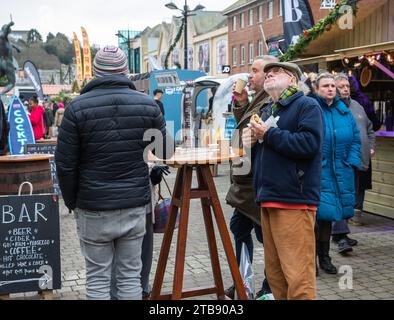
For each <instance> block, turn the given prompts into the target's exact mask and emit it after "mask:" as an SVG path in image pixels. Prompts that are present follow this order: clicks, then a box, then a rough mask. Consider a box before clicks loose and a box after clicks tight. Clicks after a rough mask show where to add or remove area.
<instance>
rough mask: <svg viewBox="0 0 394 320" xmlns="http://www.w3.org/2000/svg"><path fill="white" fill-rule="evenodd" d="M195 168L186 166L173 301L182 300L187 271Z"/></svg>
mask: <svg viewBox="0 0 394 320" xmlns="http://www.w3.org/2000/svg"><path fill="white" fill-rule="evenodd" d="M192 178H193V167H190V166H184V181H183V190H182V207H181V212H180V214H181V216H180V221H179V230H178V242H177V246H176V256H175V272H174V287H173V293H172V300H181V299H182V290H183V273H184V270H185V255H186V242H187V226H188V223H189V208H190V193H191V187H192Z"/></svg>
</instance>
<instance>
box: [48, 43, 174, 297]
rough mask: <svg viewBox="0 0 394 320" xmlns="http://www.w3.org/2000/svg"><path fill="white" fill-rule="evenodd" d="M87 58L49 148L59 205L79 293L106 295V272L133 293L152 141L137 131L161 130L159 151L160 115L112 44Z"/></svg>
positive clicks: (122, 291) (136, 292)
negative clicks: (89, 76) (77, 256)
mask: <svg viewBox="0 0 394 320" xmlns="http://www.w3.org/2000/svg"><path fill="white" fill-rule="evenodd" d="M93 66H94V67H93V72H94V75H95V78H94V79H93V80H92V81H90V82H89V83H88V84H87V85H86V86H85V87H84V88H83V89H82V91H81V95H80V96H78V97H76V98H75V99H74V100H72V101H71V103H70V104H69V105H68V107H67V108H66V110H65V112H64V117H63V120H62V123H61V125H60V129H59V135H58V144H57V147H56V155H55V159H56V168H57V170H58V171H57V172H58V177H59V185H60V188H61V190H62V194H63V199H64V203H65V205H66V206H67V208H69V209H70V210H73V211H74V213H75V218H76V224H77V233H78V237H79V240H80V246H81V253H82V254H83V256H84V257H85V265H86V297H87V298H88V299H92V300H109V299H110V290H111V280H114V293H116V298H117V299H119V300H137V299H138V300H140V299H142V287H141V270H142V259H141V253H142V243H143V238H144V234H145V224H146V215H147V208H148V207H150V204H151V195H150V192H151V187H150V181H149V179H150V177H149V168H148V165H147V163H146V162H145V161H144V151H145V148H146V147H148V146H149V145H150V144H151V142H152V141H151V139H146V138H145V139H144V135H145V132H147V131H148V130H154V132H157V131H159V132H160V133H161V134H162V136H161V137H163V140H161V141H160V146H162V148H163V154H160V153H156V155H157V156H158V157H163V158H164V159H165V158H166V154H165V151H166V150H167V148H166V142H167V139H166V123H165V121H164V118H163V115H162V113H161V111H160V109H159V107H158V106H157V104H156V102H155V100H153V98H151V97H150V96H148V95H146V94H144V93H141V92H138V91H136V90H135V86H134V85H133V83H132V82H131V80H130V79H129V78H128V73H129V72H128V66H127V58H126V56H125V54H124V53H123V52H122V51H121V50H120V49H119V48H116V47H105V48H104V49H102V50H100V51H99V52H98V53H97V54H96V56H95V58H94V62H93ZM149 137H150V136H149ZM153 142H154V141H153ZM170 142H171V145H172V141H170ZM155 150H157V149H155ZM171 150H173V148H171ZM158 152H159V151H158ZM171 156H172V154H169V155H168V158H170V157H171ZM145 251H146V250H145ZM112 274H113V276H112Z"/></svg>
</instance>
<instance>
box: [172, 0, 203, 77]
mask: <svg viewBox="0 0 394 320" xmlns="http://www.w3.org/2000/svg"><path fill="white" fill-rule="evenodd" d="M165 6H166V7H167V8H168V9H171V10H179V11H181V12H182V16H183V21H184V68H185V69H188V65H187V62H188V61H187V60H188V47H187V17H190V16H194V15H195V14H193V12H196V11H199V10H203V9H205V7H204V6H202V5H201V4H199V5H197V6H196V7H195V8H194V9H193V10H190V9H189V6H188V5H187V0H185V5H184V6H183V10H181V9H179V8H178V7H177V5H176V4H175V3H174V2H170V3H167V4H166V5H165Z"/></svg>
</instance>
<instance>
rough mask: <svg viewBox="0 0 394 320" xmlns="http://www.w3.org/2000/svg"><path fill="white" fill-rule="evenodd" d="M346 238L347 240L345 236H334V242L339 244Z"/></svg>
mask: <svg viewBox="0 0 394 320" xmlns="http://www.w3.org/2000/svg"><path fill="white" fill-rule="evenodd" d="M344 238H345V236H343V235H333V236H332V242H334V243H336V244H338V242H339V241H341V240H342V239H344Z"/></svg>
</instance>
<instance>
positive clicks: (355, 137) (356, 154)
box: [316, 97, 361, 221]
mask: <svg viewBox="0 0 394 320" xmlns="http://www.w3.org/2000/svg"><path fill="white" fill-rule="evenodd" d="M316 99H317V101H318V102H319V104H320V106H321V107H322V109H323V114H324V120H325V125H326V131H325V137H324V143H323V159H322V175H321V177H322V178H321V179H322V180H321V195H320V205H319V208H318V211H317V219H318V220H325V221H340V220H343V219H348V218H351V217H352V216H353V215H354V205H355V187H354V172H355V170H354V169H357V168H359V167H360V165H361V151H360V149H361V142H360V133H359V130H358V127H357V124H356V122H355V120H354V118H353V116H352V113H351V112H350V110H349V109H348V108H347V107H346V105H345V104H344V103H343V102H342V101H341V100H340V99H339V98H336V99H335V100H334V102H333V104H332V105H331V106H328V104H327V103H326V101H325V100H324V99H322V98H321V97H316Z"/></svg>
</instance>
